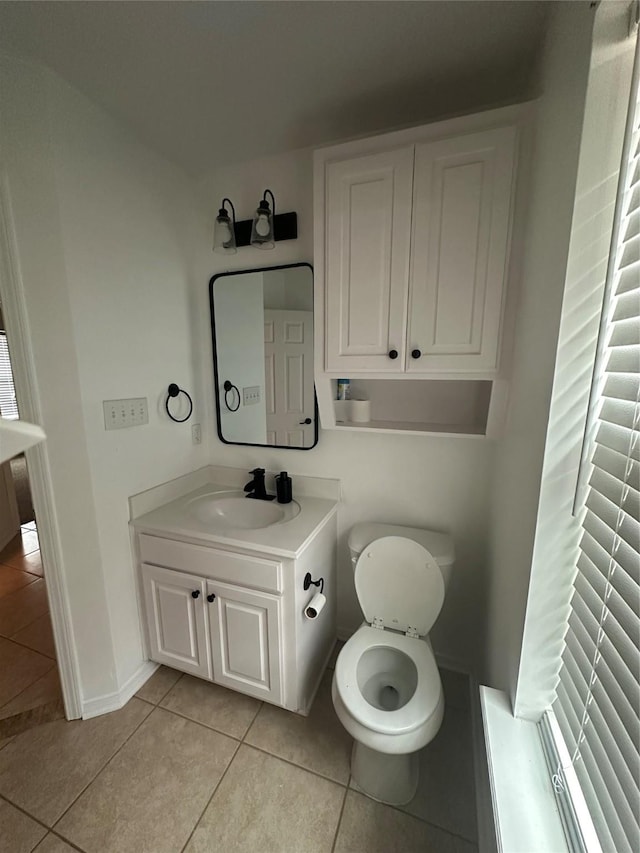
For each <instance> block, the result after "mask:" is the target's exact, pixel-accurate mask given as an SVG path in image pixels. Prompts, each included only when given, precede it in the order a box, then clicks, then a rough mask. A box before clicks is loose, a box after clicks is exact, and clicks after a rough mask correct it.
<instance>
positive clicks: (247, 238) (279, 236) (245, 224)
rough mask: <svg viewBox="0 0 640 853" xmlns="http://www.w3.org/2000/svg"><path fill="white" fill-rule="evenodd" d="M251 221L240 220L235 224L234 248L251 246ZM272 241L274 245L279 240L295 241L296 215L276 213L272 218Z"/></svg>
mask: <svg viewBox="0 0 640 853" xmlns="http://www.w3.org/2000/svg"><path fill="white" fill-rule="evenodd" d="M252 224H253V219H241V220H240V222H236V224H235V230H236V246H238V248H239V247H240V246H249V245H251V226H252ZM273 239H274V240H275V242H276V243H279V242H280V240H297V239H298V214H297V213H295V212H292V213H276V215H275V216H274V217H273Z"/></svg>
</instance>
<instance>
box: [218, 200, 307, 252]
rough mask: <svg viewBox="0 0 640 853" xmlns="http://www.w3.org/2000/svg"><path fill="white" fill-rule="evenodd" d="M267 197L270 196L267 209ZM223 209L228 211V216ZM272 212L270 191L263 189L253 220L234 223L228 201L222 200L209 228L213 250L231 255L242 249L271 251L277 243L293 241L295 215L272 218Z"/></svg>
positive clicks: (295, 228)
mask: <svg viewBox="0 0 640 853" xmlns="http://www.w3.org/2000/svg"><path fill="white" fill-rule="evenodd" d="M267 195H269V196H271V206H270V205H269V202H268V201H267ZM227 207H229V208H231V215H229V211H228V210H227ZM275 211H276V200H275V198H274V195H273V193H272V192H271V190H265V191H264V193H263V195H262V200H261V201H260V203H259V205H258V209H257V210H256V212H255V216H254V218H253V219H242V220H241V221H240V222H236V211H235V208H234V206H233V203H232V201H231V199H229V198H223V199H222V206H221V207H220V210H219V211H218V215H217V216H216V221H215V224H214V226H213V251H214V252H218V253H220V254H222V255H235V253H236V252H237V250H238V249H239V248H241V247H242V246H255V247H256V248H258V249H273V248H274V246H275V244H276V242H278V241H279V240H296V239H297V237H298V214H297V213H296V212H295V211H292V212H291V213H279V214H278V215H277V216H276V212H275Z"/></svg>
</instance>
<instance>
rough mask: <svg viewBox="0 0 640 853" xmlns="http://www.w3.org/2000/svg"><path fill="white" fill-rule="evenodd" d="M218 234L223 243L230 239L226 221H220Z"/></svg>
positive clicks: (229, 229) (229, 230)
mask: <svg viewBox="0 0 640 853" xmlns="http://www.w3.org/2000/svg"><path fill="white" fill-rule="evenodd" d="M219 225H220V236H221V237H222V242H223V243H228V242H229V240H231V228H230V227H229V223H228V222H220V223H219Z"/></svg>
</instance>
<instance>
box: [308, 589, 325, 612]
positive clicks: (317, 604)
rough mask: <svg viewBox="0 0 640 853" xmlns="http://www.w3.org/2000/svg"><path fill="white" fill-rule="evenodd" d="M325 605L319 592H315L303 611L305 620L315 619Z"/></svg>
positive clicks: (323, 597) (323, 598)
mask: <svg viewBox="0 0 640 853" xmlns="http://www.w3.org/2000/svg"><path fill="white" fill-rule="evenodd" d="M326 603H327V599H326V598H325V596H324V595H323V594H322V593H321V592H316V594H315V595H314V596H313V598H312V599H311V601H310V602H309V603H308V604H307V606H306V607H305V609H304V615H305V617H306V618H307V619H316V618H317V617H318V616H319V615H320V613H321V612H322V608H323V607H324V606H325V604H326Z"/></svg>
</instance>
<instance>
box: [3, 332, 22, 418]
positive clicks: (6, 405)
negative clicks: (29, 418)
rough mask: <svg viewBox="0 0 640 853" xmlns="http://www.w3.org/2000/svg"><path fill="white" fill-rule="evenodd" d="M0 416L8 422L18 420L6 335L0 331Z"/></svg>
mask: <svg viewBox="0 0 640 853" xmlns="http://www.w3.org/2000/svg"><path fill="white" fill-rule="evenodd" d="M0 414H1V415H2V417H3V418H7V419H8V420H12V421H13V420H16V419H17V418H18V404H17V402H16V389H15V388H14V387H13V374H12V372H11V362H10V360H9V346H8V344H7V335H6V333H5V332H2V331H0Z"/></svg>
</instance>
